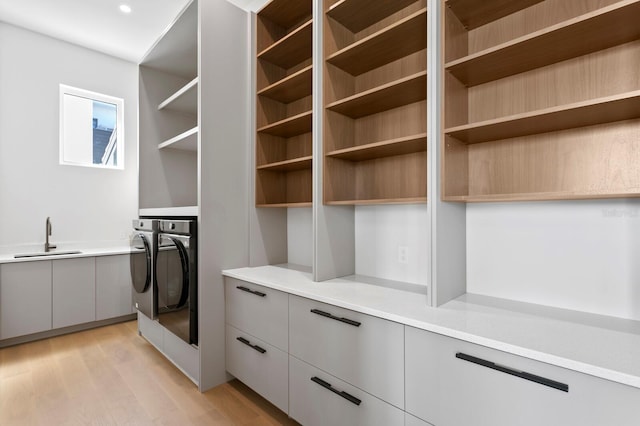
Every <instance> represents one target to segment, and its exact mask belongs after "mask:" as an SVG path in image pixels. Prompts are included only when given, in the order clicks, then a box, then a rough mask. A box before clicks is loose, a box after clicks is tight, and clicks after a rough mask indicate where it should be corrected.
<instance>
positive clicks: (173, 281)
mask: <svg viewBox="0 0 640 426" xmlns="http://www.w3.org/2000/svg"><path fill="white" fill-rule="evenodd" d="M156 282H157V284H158V313H163V312H170V311H175V310H179V309H182V308H184V307H186V306H187V302H188V301H189V257H188V253H187V249H186V248H185V246H184V244H183V243H182V242H181V241H180V239H178V238H175V237H172V236H168V235H162V234H160V236H159V239H158V257H157V258H156Z"/></svg>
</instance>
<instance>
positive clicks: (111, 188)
mask: <svg viewBox="0 0 640 426" xmlns="http://www.w3.org/2000/svg"><path fill="white" fill-rule="evenodd" d="M137 82H138V74H137V67H136V65H135V64H133V63H129V62H125V61H122V60H119V59H116V58H113V57H110V56H106V55H103V54H101V53H98V52H94V51H91V50H88V49H85V48H82V47H78V46H75V45H72V44H69V43H66V42H62V41H59V40H55V39H53V38H49V37H46V36H42V35H39V34H36V33H33V32H30V31H26V30H23V29H20V28H17V27H13V26H10V25H7V24H4V23H0V218H2V220H0V246H14V245H21V244H35V243H38V244H39V243H43V242H44V237H45V236H44V223H45V218H46V217H47V216H51V220H52V222H53V237H52V241H53V242H54V243H58V247H59V248H63V247H64V245H63V244H62V243H63V242H66V241H98V240H116V239H123V238H126V237H128V235H129V234H130V229H131V219H133V218H134V217H136V216H137V203H138V201H137V200H138V195H137V163H138V159H137V147H136V146H137V109H138V105H137V102H138V101H137V90H138V88H137V84H138V83H137ZM60 83H63V84H67V85H70V86H74V87H78V88H82V89H87V90H91V91H95V92H98V93H103V94H106V95H111V96H115V97H119V98H123V99H124V109H125V129H126V133H125V144H126V147H125V150H126V152H125V169H124V170H106V169H98V168H87V167H75V166H61V165H59V149H58V136H59V132H58V128H59V115H58V109H59V97H58V96H59V93H58V90H59V84H60Z"/></svg>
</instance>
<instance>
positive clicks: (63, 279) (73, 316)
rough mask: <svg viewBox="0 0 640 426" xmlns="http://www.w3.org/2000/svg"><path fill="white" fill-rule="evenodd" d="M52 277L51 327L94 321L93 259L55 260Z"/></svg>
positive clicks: (94, 267) (94, 278)
mask: <svg viewBox="0 0 640 426" xmlns="http://www.w3.org/2000/svg"><path fill="white" fill-rule="evenodd" d="M52 276H53V281H52V285H53V328H62V327H68V326H71V325H76V324H82V323H85V322H91V321H95V320H96V284H95V282H96V262H95V258H93V257H79V258H75V259H61V260H54V261H53V275H52Z"/></svg>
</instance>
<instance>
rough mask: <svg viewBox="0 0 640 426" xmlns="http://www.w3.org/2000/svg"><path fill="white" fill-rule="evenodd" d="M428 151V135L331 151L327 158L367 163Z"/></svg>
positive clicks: (422, 134) (423, 134)
mask: <svg viewBox="0 0 640 426" xmlns="http://www.w3.org/2000/svg"><path fill="white" fill-rule="evenodd" d="M426 150H427V134H426V133H421V134H419V135H413V136H407V137H404V138H397V139H391V140H387V141H380V142H374V143H370V144H366V145H359V146H354V147H352V148H345V149H339V150H336V151H331V152H329V153H328V154H327V157H332V158H339V159H342V160H348V161H366V160H373V159H375V158H383V157H392V156H394V155H403V154H411V153H414V152H422V151H426Z"/></svg>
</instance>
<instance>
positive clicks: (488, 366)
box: [406, 327, 640, 426]
mask: <svg viewBox="0 0 640 426" xmlns="http://www.w3.org/2000/svg"><path fill="white" fill-rule="evenodd" d="M594 344H597V343H594ZM406 386H407V388H406V398H407V400H406V410H407V412H409V413H411V414H413V415H415V416H417V417H419V418H421V419H423V420H425V421H428V422H430V423H433V424H434V425H437V426H460V425H471V424H472V425H474V426H484V425H486V426H496V425H510V426H534V425H535V426H539V425H563V426H572V425H576V426H578V425H616V426H631V425H634V426H637V425H638V424H639V423H638V421H639V420H638V419H639V417H638V408H637V407H638V401H640V389H636V388H632V387H628V386H625V385H621V384H619V383H615V382H611V381H608V380H603V379H599V378H595V377H593V376H589V375H586V374H582V373H578V372H575V371H571V370H567V369H564V368H560V367H556V366H552V365H549V364H544V363H541V362H537V361H533V360H531V359H528V358H523V357H520V356H516V355H512V354H508V353H505V352H501V351H498V350H494V349H489V348H486V347H483V346H479V345H475V344H472V343H468V342H464V341H461V340H457V339H453V338H450V337H445V336H442V335H438V334H435V333H430V332H426V331H423V330H417V329H414V328H411V327H406Z"/></svg>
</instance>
